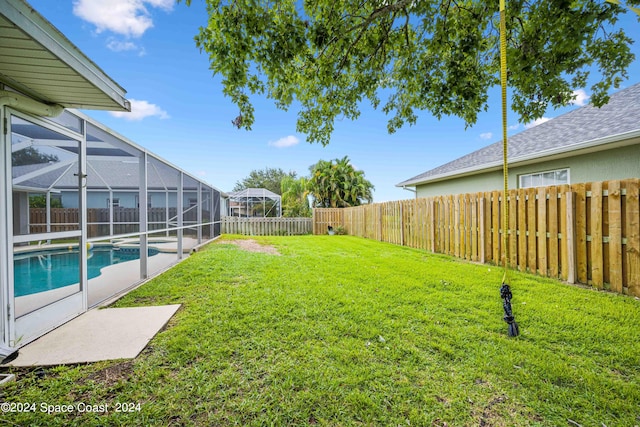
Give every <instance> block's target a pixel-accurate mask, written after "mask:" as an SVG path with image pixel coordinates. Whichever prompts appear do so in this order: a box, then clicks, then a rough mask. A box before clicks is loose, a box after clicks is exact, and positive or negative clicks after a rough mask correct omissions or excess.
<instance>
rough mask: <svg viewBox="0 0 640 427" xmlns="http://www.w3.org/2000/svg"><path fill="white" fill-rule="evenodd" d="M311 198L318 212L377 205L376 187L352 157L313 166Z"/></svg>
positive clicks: (322, 162) (309, 182) (309, 188)
mask: <svg viewBox="0 0 640 427" xmlns="http://www.w3.org/2000/svg"><path fill="white" fill-rule="evenodd" d="M310 171H311V178H309V181H308V190H309V194H310V195H311V196H312V197H313V205H314V207H317V208H347V207H350V206H359V205H362V204H366V203H371V202H372V201H373V190H374V186H373V184H371V182H369V181H368V180H366V179H365V177H364V172H363V171H361V170H356V169H355V168H354V167H353V165H352V164H351V162H350V161H349V157H347V156H344V157H343V158H342V159H335V160H331V161H326V160H320V161H319V162H318V163H316V164H315V165H313V166H311V168H310Z"/></svg>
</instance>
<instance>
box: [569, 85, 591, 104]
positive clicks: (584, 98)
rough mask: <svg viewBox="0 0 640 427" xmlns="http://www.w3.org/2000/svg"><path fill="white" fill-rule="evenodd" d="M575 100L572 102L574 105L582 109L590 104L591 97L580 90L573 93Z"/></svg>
mask: <svg viewBox="0 0 640 427" xmlns="http://www.w3.org/2000/svg"><path fill="white" fill-rule="evenodd" d="M573 96H574V100H573V101H571V104H572V105H577V106H579V107H582V106H583V105H587V103H588V102H589V98H591V96H590V95H587V92H585V91H584V89H578V90H574V91H573Z"/></svg>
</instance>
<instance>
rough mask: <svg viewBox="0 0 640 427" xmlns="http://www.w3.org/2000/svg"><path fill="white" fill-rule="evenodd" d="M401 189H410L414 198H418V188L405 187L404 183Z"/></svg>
mask: <svg viewBox="0 0 640 427" xmlns="http://www.w3.org/2000/svg"><path fill="white" fill-rule="evenodd" d="M402 189H403V190H407V191H411V192H412V193H413V194H415V195H416V199H417V198H418V190H414V189H411V188H409V187H407V186H406V185H403V186H402Z"/></svg>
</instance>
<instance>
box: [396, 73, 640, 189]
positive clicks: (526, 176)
mask: <svg viewBox="0 0 640 427" xmlns="http://www.w3.org/2000/svg"><path fill="white" fill-rule="evenodd" d="M508 142H509V151H508V161H509V188H526V187H538V186H547V185H556V184H574V183H580V182H592V181H606V180H614V179H625V178H638V177H640V83H639V84H635V85H633V86H631V87H628V88H626V89H624V90H621V91H619V92H617V93H615V94H613V95H611V98H610V100H609V103H608V104H607V105H604V106H603V107H601V108H597V107H593V106H592V105H587V106H584V107H581V108H578V109H576V110H573V111H571V112H569V113H566V114H563V115H561V116H558V117H556V118H554V119H552V120H549V121H547V122H544V123H542V124H540V125H538V126H535V127H532V128H529V129H527V130H525V131H523V132H520V133H518V134H516V135H513V136H510V137H509V138H508ZM396 186H397V187H403V188H406V187H414V188H415V189H416V197H430V196H437V195H446V194H460V193H475V192H480V191H493V190H498V189H501V188H502V186H503V178H502V141H499V142H496V143H494V144H491V145H489V146H487V147H484V148H482V149H480V150H478V151H475V152H473V153H470V154H467V155H466V156H463V157H460V158H458V159H456V160H453V161H452V162H449V163H446V164H444V165H442V166H438V167H437V168H435V169H431V170H429V171H427V172H424V173H422V174H420V175H417V176H415V177H413V178H410V179H407V180H405V181H403V182H400V183H399V184H397V185H396Z"/></svg>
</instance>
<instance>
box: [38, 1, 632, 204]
mask: <svg viewBox="0 0 640 427" xmlns="http://www.w3.org/2000/svg"><path fill="white" fill-rule="evenodd" d="M28 1H29V0H28ZM29 3H30V4H31V5H32V6H33V7H34V9H36V10H37V11H38V12H39V13H40V14H42V15H43V16H44V17H45V18H46V19H48V20H49V21H50V22H51V23H52V24H53V25H54V26H55V27H57V28H58V29H59V30H60V31H61V32H62V33H63V34H64V35H65V36H66V37H67V38H69V40H71V42H72V43H74V44H75V45H76V46H77V47H78V48H79V49H80V50H81V51H82V52H84V53H85V54H86V55H87V56H88V57H89V58H90V59H91V60H92V61H94V62H95V63H96V64H97V65H98V66H99V67H100V68H102V70H103V71H104V72H105V73H106V74H107V75H109V76H110V77H111V78H112V79H114V80H115V81H116V82H117V83H118V84H120V85H121V86H122V87H124V88H125V90H126V91H127V99H129V100H131V101H132V106H133V112H132V113H126V114H115V115H114V114H113V113H109V112H103V111H85V113H86V114H88V115H89V116H91V117H93V118H95V119H97V120H98V121H100V122H102V123H103V124H105V125H106V126H108V127H109V128H111V129H113V130H114V131H116V132H118V133H119V134H121V135H124V136H125V137H127V138H128V139H130V140H132V141H134V142H135V143H137V144H139V145H142V146H144V147H146V148H148V149H149V150H150V151H151V152H153V153H155V154H157V155H159V156H161V157H163V158H165V159H167V160H168V161H170V162H171V163H173V164H174V165H176V166H178V167H180V168H182V169H184V170H186V171H187V172H189V173H191V174H193V175H196V176H198V177H200V178H202V179H204V180H205V181H207V182H209V183H210V184H212V185H214V186H215V187H217V188H219V189H221V190H223V191H230V190H231V189H232V188H233V186H234V185H235V183H236V182H237V181H240V180H242V179H243V178H245V177H246V176H248V175H249V173H250V172H251V171H252V170H256V169H260V170H261V169H265V168H267V167H271V168H281V169H283V170H285V171H295V172H297V174H298V176H306V175H308V174H309V166H311V165H313V164H315V163H316V162H317V161H318V160H320V159H323V160H331V159H336V158H342V157H344V156H349V158H350V159H351V162H352V164H353V165H354V166H355V167H356V168H358V169H361V170H363V171H364V173H365V177H366V178H367V179H368V180H369V181H371V182H372V183H373V185H374V186H375V192H374V201H376V202H382V201H388V200H400V199H408V198H412V197H413V193H410V192H408V191H406V190H402V189H400V188H397V187H395V184H397V183H398V182H401V181H404V180H405V179H408V178H411V177H413V176H415V175H418V174H420V173H422V172H425V171H427V170H429V169H432V168H434V167H436V166H439V165H441V164H443V163H446V162H448V161H450V160H453V159H456V158H458V157H460V156H462V155H464V154H467V153H469V152H471V151H474V150H477V149H479V148H481V147H484V146H486V145H488V144H490V143H493V142H496V141H499V140H500V139H501V115H500V98H499V88H496V90H494V91H493V92H492V93H491V94H490V109H489V111H488V112H483V113H481V114H480V115H479V117H478V122H477V123H476V125H474V126H473V127H471V128H468V129H466V130H465V126H464V122H463V121H462V120H460V119H457V118H443V119H442V120H440V121H438V120H437V119H436V118H434V117H432V116H431V115H430V114H429V113H428V112H422V113H421V114H419V119H418V122H417V124H416V125H414V126H412V127H409V126H405V127H404V128H402V129H400V130H398V131H397V132H396V133H394V134H393V135H389V134H388V133H387V128H386V123H387V120H388V118H387V117H386V116H385V115H384V113H382V112H380V111H376V110H373V109H371V108H370V107H369V106H368V105H366V106H363V110H362V114H361V116H360V118H359V119H358V120H357V121H347V120H346V121H343V122H337V123H336V126H335V131H334V133H333V136H332V140H331V143H330V144H329V145H328V146H326V147H323V146H321V145H318V144H309V143H307V142H306V140H305V136H304V135H302V134H298V133H296V124H295V123H296V111H289V112H284V111H281V110H278V109H276V108H275V106H273V103H272V101H270V100H268V99H266V98H257V97H256V98H254V107H255V110H256V111H255V118H256V120H255V124H254V126H253V129H252V130H251V131H249V132H247V131H244V130H238V129H236V128H235V127H233V126H232V125H231V120H232V119H233V118H234V117H236V115H237V114H238V110H237V108H236V107H235V106H234V105H233V104H232V103H231V102H230V101H229V100H228V99H227V98H225V97H224V96H223V95H222V86H221V84H220V78H219V77H215V78H214V77H213V76H212V73H211V71H210V70H209V61H208V58H207V55H206V53H201V52H200V51H199V50H198V48H197V47H196V45H195V42H194V36H195V35H196V33H197V32H198V28H199V27H200V26H204V25H206V22H207V13H206V6H205V2H204V0H192V4H191V6H190V7H187V6H186V5H185V4H184V1H183V2H181V3H178V4H176V3H175V2H174V1H173V0H109V1H106V0H57V1H51V0H30V1H29ZM621 25H622V27H623V28H625V30H626V32H627V34H629V35H632V36H633V35H634V34H640V23H638V22H637V21H636V20H635V18H634V17H633V16H632V14H631V13H628V14H627V16H625V17H624V18H623V19H622V20H621ZM639 44H640V41H639V42H637V43H636V44H635V45H634V47H633V49H634V53H635V54H636V61H635V62H634V64H633V65H632V67H631V68H630V70H629V75H630V76H631V78H630V80H628V81H626V82H624V83H623V86H624V87H626V86H629V85H631V84H634V83H637V82H638V81H640V79H638V77H637V76H640V45H639ZM588 97H589V94H588V93H580V94H579V96H578V99H577V101H578V103H577V105H580V104H583V103H584V102H588ZM573 108H577V106H573V107H567V108H564V109H561V110H555V111H548V112H547V114H545V119H548V118H553V117H556V116H558V115H559V114H562V113H564V112H566V111H569V110H571V109H573ZM509 126H510V133H511V134H513V133H517V132H519V131H522V130H524V129H525V127H524V125H523V124H519V123H518V121H517V118H516V116H515V114H513V113H511V114H510V118H509Z"/></svg>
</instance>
